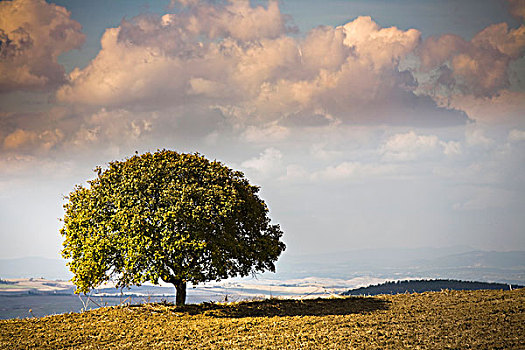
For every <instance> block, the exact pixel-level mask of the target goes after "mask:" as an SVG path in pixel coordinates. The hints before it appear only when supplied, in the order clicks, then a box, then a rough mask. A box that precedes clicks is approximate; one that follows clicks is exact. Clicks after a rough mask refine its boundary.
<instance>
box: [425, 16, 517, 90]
mask: <svg viewBox="0 0 525 350" xmlns="http://www.w3.org/2000/svg"><path fill="white" fill-rule="evenodd" d="M524 53H525V26H523V25H522V26H520V27H518V28H515V29H512V28H509V26H508V25H507V23H498V24H493V25H490V26H488V27H487V28H485V29H483V30H482V31H480V32H479V33H477V34H476V35H475V36H474V37H473V38H472V40H470V41H466V40H464V39H463V38H461V37H460V36H458V35H455V34H446V35H442V36H437V37H429V38H427V39H426V40H425V42H424V43H423V45H422V47H421V48H419V57H420V59H421V64H422V68H423V70H425V71H427V72H428V71H433V75H434V76H433V80H432V81H431V83H430V84H429V86H428V88H429V89H430V90H433V91H436V89H439V88H440V87H441V88H444V89H445V90H446V91H449V92H452V93H461V94H472V95H474V96H476V97H490V96H494V95H497V94H498V93H499V91H500V90H502V89H505V88H508V87H509V84H510V83H509V75H510V74H511V72H510V68H509V67H510V64H511V63H512V62H514V61H516V60H518V59H520V58H522V57H523V56H524Z"/></svg>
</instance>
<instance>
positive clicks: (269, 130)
mask: <svg viewBox="0 0 525 350" xmlns="http://www.w3.org/2000/svg"><path fill="white" fill-rule="evenodd" d="M289 136H290V129H289V128H286V127H284V126H281V125H278V124H276V123H270V124H268V125H263V126H261V127H258V126H253V125H250V126H248V127H247V128H246V129H245V130H244V132H243V134H242V138H243V139H244V140H246V141H247V142H250V143H271V142H275V141H282V140H286V138H288V137H289Z"/></svg>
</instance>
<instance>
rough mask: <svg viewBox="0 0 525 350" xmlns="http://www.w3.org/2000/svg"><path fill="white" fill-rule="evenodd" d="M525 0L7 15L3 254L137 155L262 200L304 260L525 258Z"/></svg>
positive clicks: (14, 9)
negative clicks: (445, 254)
mask: <svg viewBox="0 0 525 350" xmlns="http://www.w3.org/2000/svg"><path fill="white" fill-rule="evenodd" d="M524 14H525V5H524V3H523V1H516V0H513V1H500V0H494V1H488V0H484V1H421V0H418V1H416V0H413V1H342V0H339V1H335V0H331V1H322V2H321V1H298V0H293V1H292V0H289V1H287V0H282V1H280V2H266V1H254V2H252V3H249V2H246V1H231V2H226V1H224V2H222V1H214V2H206V1H193V0H186V1H182V2H174V3H173V4H170V3H169V1H147V2H146V1H111V2H105V1H76V0H75V1H57V2H49V1H48V2H44V1H37V0H24V1H22V0H13V1H2V2H0V29H1V30H2V32H1V33H2V35H3V37H2V40H3V42H4V43H8V44H5V45H3V46H2V47H1V48H0V53H1V54H2V58H3V60H2V61H0V234H1V239H2V243H3V244H2V245H1V247H0V257H2V258H11V257H23V256H43V257H52V258H54V257H59V254H60V253H59V252H60V249H61V241H62V238H61V237H60V234H59V233H58V230H59V228H60V226H61V224H60V222H59V220H58V219H59V218H60V217H62V216H63V212H62V208H61V207H62V204H63V196H64V195H67V193H68V192H69V191H71V190H72V189H73V187H74V185H75V184H82V183H85V181H86V180H88V179H90V178H92V177H93V172H92V169H94V168H95V167H96V166H97V165H104V164H106V163H107V162H109V161H111V160H116V159H124V158H126V157H127V156H129V155H132V154H133V153H134V152H135V151H139V152H145V151H155V150H156V149H160V148H169V149H174V150H177V151H182V152H200V153H202V154H204V155H205V156H207V157H209V158H211V159H218V160H221V161H222V162H224V163H225V164H227V165H228V166H230V167H233V168H236V169H240V170H242V171H244V172H245V173H246V175H247V177H248V178H249V179H250V180H251V181H252V182H253V183H256V184H258V185H260V186H261V188H262V190H261V194H262V196H263V197H264V199H265V200H266V202H267V204H268V206H269V208H270V213H271V216H272V218H273V219H274V221H275V222H278V223H280V224H281V226H282V227H283V229H284V231H285V235H284V240H285V242H286V243H287V245H288V253H289V254H303V253H313V252H335V251H345V250H352V249H360V248H374V247H381V248H385V247H421V246H436V247H443V246H451V245H469V246H472V247H474V248H477V249H485V250H519V249H521V250H523V249H525V238H524V237H525V235H524V228H525V218H524V217H523V215H522V213H523V210H524V209H525V200H524V196H523V191H524V185H525V176H524V175H523V174H525V171H524V170H525V166H524V165H525V162H524V160H525V159H524V158H525V157H524V155H525V152H524V151H525V102H524V101H525V91H524V89H525V85H524V84H525V83H524V80H525V68H524V67H525V60H524V53H525V26H524V25H523V16H524Z"/></svg>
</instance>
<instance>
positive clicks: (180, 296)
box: [173, 279, 186, 306]
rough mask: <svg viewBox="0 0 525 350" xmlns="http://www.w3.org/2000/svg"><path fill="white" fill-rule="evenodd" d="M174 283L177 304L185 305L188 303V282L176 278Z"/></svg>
mask: <svg viewBox="0 0 525 350" xmlns="http://www.w3.org/2000/svg"><path fill="white" fill-rule="evenodd" d="M173 285H174V286H175V305H177V306H181V305H184V304H185V303H186V282H184V281H183V280H179V279H176V280H175V282H173Z"/></svg>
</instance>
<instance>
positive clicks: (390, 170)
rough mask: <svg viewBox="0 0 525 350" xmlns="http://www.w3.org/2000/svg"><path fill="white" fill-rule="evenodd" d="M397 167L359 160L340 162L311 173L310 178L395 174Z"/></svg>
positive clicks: (322, 178) (364, 176) (337, 178)
mask: <svg viewBox="0 0 525 350" xmlns="http://www.w3.org/2000/svg"><path fill="white" fill-rule="evenodd" d="M396 170H397V167H396V166H394V165H391V164H366V163H361V162H342V163H340V164H338V165H335V166H328V167H326V168H325V169H323V170H320V171H318V172H315V173H313V174H312V175H311V179H312V180H328V181H334V180H348V179H350V180H352V179H353V180H361V179H367V178H374V177H380V176H386V175H392V174H395V173H396Z"/></svg>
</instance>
